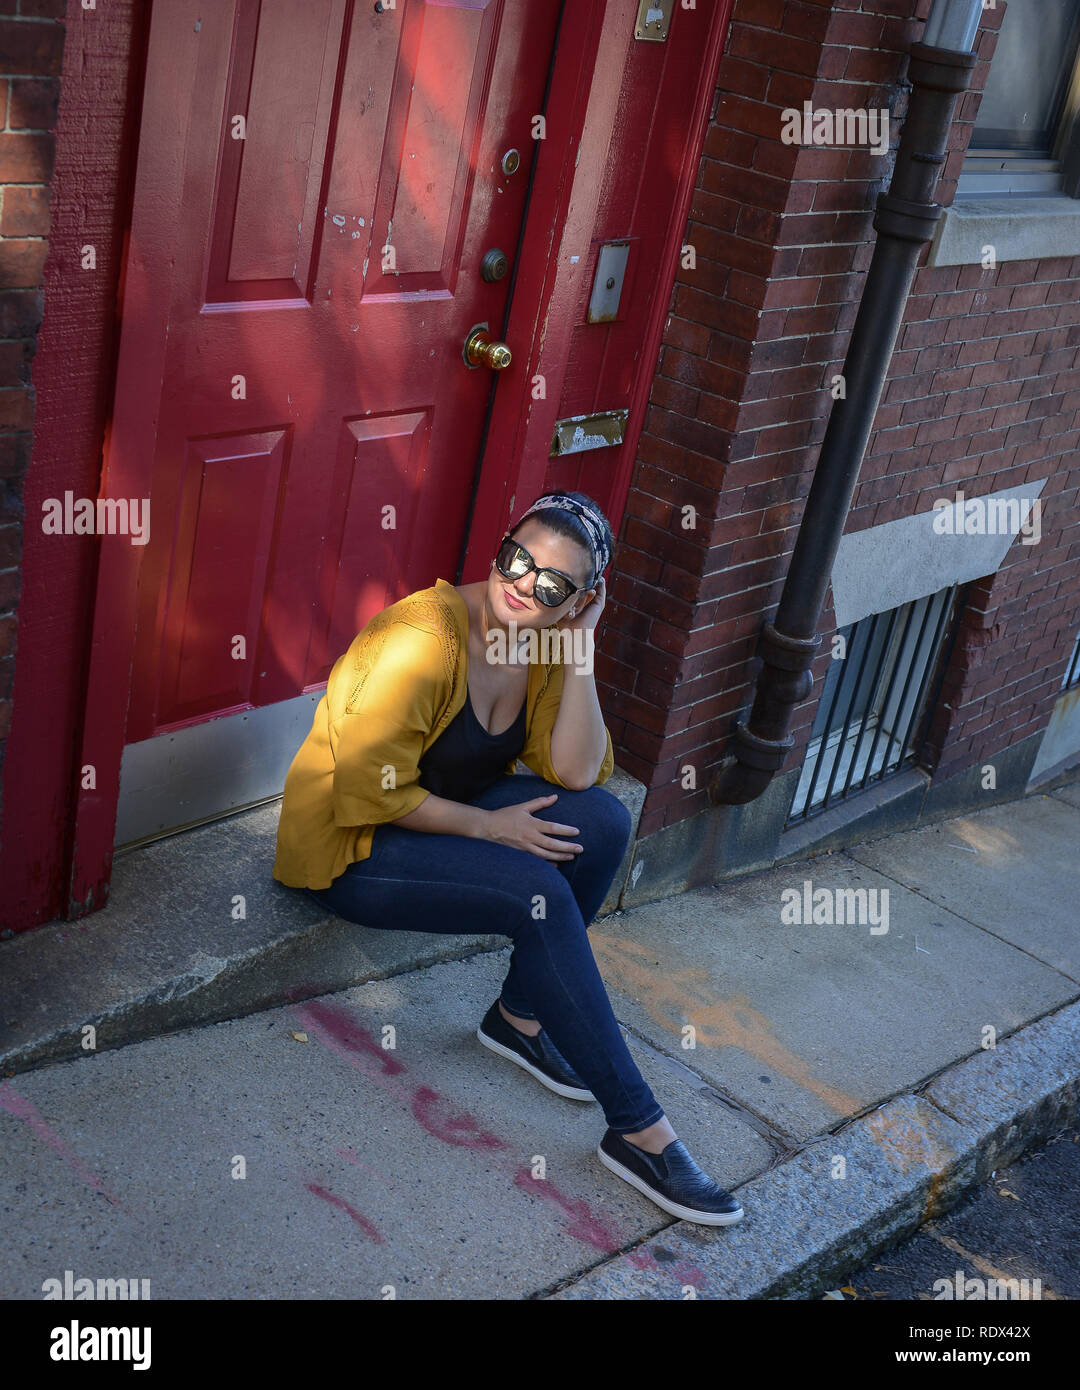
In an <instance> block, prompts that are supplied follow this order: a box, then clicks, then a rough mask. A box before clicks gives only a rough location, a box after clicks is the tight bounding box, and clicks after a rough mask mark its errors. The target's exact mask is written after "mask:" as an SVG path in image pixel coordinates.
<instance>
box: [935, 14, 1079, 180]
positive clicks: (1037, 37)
mask: <svg viewBox="0 0 1080 1390" xmlns="http://www.w3.org/2000/svg"><path fill="white" fill-rule="evenodd" d="M1078 58H1080V7H1078V6H1077V4H1076V0H1040V3H1039V7H1038V14H1037V15H1035V14H1033V13H1032V12H1031V7H1030V6H1029V5H1026V4H1011V5H1010V6H1009V7H1008V9H1007V10H1006V11H1005V18H1004V20H1003V21H1002V25H1001V29H1000V31H999V33H998V39H997V47H996V48H995V50H994V56H993V58H992V59H991V62H990V74H989V76H988V77H987V79H986V86H985V88H984V89H983V93H982V99H981V101H980V103H979V111H978V115H977V116H976V118H975V127H974V129H973V130H972V133H971V141H970V143H969V145H968V149H967V153H966V155H965V157H964V164H963V168H962V170H961V173H960V177H959V180H958V181H957V186H956V194H955V200H961V199H966V198H980V197H982V198H986V197H995V198H997V197H1002V196H1004V197H1025V196H1031V195H1036V196H1041V197H1047V196H1052V195H1054V194H1057V195H1059V196H1060V195H1064V196H1066V197H1071V198H1075V197H1077V195H1078V193H1080V187H1078V182H1077V179H1078V162H1077V152H1076V138H1077V130H1078V116H1080V112H1078V101H1080V63H1078Z"/></svg>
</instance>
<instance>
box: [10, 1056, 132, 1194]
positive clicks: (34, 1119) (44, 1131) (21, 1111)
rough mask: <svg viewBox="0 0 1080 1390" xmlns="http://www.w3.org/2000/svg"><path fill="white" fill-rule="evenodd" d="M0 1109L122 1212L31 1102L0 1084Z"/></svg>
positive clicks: (102, 1185) (99, 1182) (98, 1180)
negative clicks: (56, 1154)
mask: <svg viewBox="0 0 1080 1390" xmlns="http://www.w3.org/2000/svg"><path fill="white" fill-rule="evenodd" d="M0 1107H3V1109H4V1110H6V1111H7V1112H8V1114H9V1115H14V1116H15V1118H16V1119H17V1120H22V1121H23V1123H24V1124H26V1125H28V1126H29V1127H30V1130H31V1132H32V1133H33V1134H34V1135H35V1136H36V1137H37V1138H38V1139H40V1140H41V1141H42V1143H43V1144H47V1145H48V1146H49V1148H50V1149H52V1150H53V1152H54V1153H58V1154H59V1155H60V1157H61V1158H63V1159H64V1160H65V1161H66V1162H67V1163H68V1164H70V1166H71V1168H72V1170H73V1171H74V1172H75V1173H76V1174H77V1175H78V1176H79V1177H80V1178H81V1179H82V1180H83V1182H84V1183H86V1185H87V1187H90V1188H92V1189H93V1190H94V1191H95V1192H98V1193H100V1194H101V1196H102V1197H104V1198H105V1200H106V1201H107V1202H111V1203H112V1205H113V1206H115V1207H119V1208H120V1210H121V1211H122V1210H124V1207H123V1204H122V1203H121V1202H120V1201H119V1199H118V1198H116V1197H114V1196H113V1195H112V1193H111V1192H109V1191H108V1190H107V1189H106V1187H105V1185H104V1183H103V1182H102V1181H101V1179H100V1178H99V1177H98V1175H97V1174H96V1173H95V1172H93V1170H92V1169H90V1168H89V1167H87V1165H86V1164H85V1163H84V1162H83V1161H82V1159H81V1158H80V1157H79V1156H78V1154H76V1153H73V1152H72V1151H71V1149H70V1148H69V1147H68V1145H67V1144H66V1143H65V1142H64V1140H63V1139H62V1138H61V1137H60V1135H59V1134H57V1132H56V1131H55V1130H54V1129H53V1128H52V1126H51V1125H49V1124H48V1123H47V1122H46V1121H45V1119H44V1118H43V1117H42V1115H41V1112H40V1111H39V1110H38V1108H37V1106H36V1105H35V1104H34V1102H33V1101H32V1100H28V1099H27V1098H26V1096H23V1095H20V1094H19V1092H18V1091H16V1090H15V1088H14V1086H12V1085H10V1084H9V1083H8V1082H7V1081H4V1082H0Z"/></svg>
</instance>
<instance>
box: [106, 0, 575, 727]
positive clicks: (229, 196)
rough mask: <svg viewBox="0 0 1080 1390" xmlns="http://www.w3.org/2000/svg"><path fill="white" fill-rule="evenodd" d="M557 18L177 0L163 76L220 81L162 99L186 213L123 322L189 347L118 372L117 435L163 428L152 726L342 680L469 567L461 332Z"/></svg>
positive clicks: (471, 411)
mask: <svg viewBox="0 0 1080 1390" xmlns="http://www.w3.org/2000/svg"><path fill="white" fill-rule="evenodd" d="M556 13H557V6H555V5H554V4H550V5H549V4H539V5H538V4H535V3H530V0H456V2H452V3H436V2H435V0H427V2H426V3H424V0H405V2H404V3H402V0H399V3H398V4H397V5H396V6H395V8H394V9H388V10H385V11H383V12H382V13H381V14H376V13H375V12H374V8H373V6H371V5H369V4H367V3H364V4H356V5H354V4H352V3H349V2H348V0H303V3H299V0H261V3H259V0H237V3H233V4H230V3H220V4H215V5H212V6H204V5H202V4H201V3H194V0H158V3H155V5H154V10H153V18H152V25H151V33H150V46H151V50H152V52H151V58H152V59H153V60H154V61H153V62H152V64H151V68H152V70H157V66H158V64H159V63H160V61H161V57H162V55H168V54H170V53H173V52H179V51H181V50H182V51H183V52H184V53H185V54H188V55H191V48H190V46H191V45H192V44H195V45H196V50H195V52H194V54H193V55H191V56H190V61H191V63H192V64H193V68H194V71H195V73H196V77H197V80H196V81H195V82H193V83H192V84H191V88H192V90H191V91H190V92H187V93H186V94H185V96H184V98H183V99H182V100H181V101H180V102H177V100H176V92H175V90H171V91H170V90H166V84H157V85H155V86H151V85H150V84H148V86H147V90H146V94H145V101H144V120H143V139H142V141H141V143H140V150H139V169H138V175H137V181H136V191H135V205H136V217H137V218H138V216H139V212H140V208H141V207H142V208H145V207H147V206H149V205H150V204H152V203H153V200H154V198H155V190H156V189H160V187H161V185H162V183H163V181H167V180H175V181H177V183H176V184H175V185H174V186H177V187H179V188H180V189H181V206H182V209H183V215H182V218H181V220H180V224H179V226H162V227H161V228H160V241H159V242H158V241H155V243H154V244H153V246H152V247H151V248H150V251H149V252H147V251H146V249H145V248H144V250H143V256H144V259H147V258H149V259H153V258H160V263H161V264H162V265H164V266H165V267H166V268H171V275H172V279H171V285H172V290H171V295H169V296H163V297H162V298H163V299H167V300H168V302H161V303H150V304H148V305H146V306H138V311H137V312H136V311H135V307H134V306H132V308H131V310H130V311H129V312H126V313H125V321H124V328H123V332H124V334H125V335H129V334H130V335H135V341H136V342H137V343H142V344H143V345H144V346H145V349H146V351H147V353H149V352H150V350H151V345H153V350H154V351H155V352H158V353H160V352H161V345H162V344H164V369H163V372H162V380H161V384H160V392H158V393H156V394H155V395H154V396H153V398H152V399H142V400H138V401H133V400H131V399H130V398H129V396H127V395H125V391H126V389H127V383H126V381H125V373H124V372H123V371H122V372H121V374H120V376H119V378H118V386H117V408H116V412H115V429H116V432H117V436H118V439H119V443H120V447H121V448H123V446H124V438H125V436H124V431H125V430H128V431H130V437H131V438H132V439H133V440H134V439H135V438H137V437H139V436H140V435H144V434H147V433H149V434H152V437H153V439H154V458H153V478H152V486H151V494H150V501H151V509H150V517H151V529H150V541H149V544H148V545H147V546H146V548H145V553H144V554H143V556H142V557H141V569H140V578H139V598H138V628H137V640H136V652H135V660H134V667H133V674H132V695H131V702H130V706H129V715H128V726H127V735H126V738H127V741H128V742H135V741H139V740H141V739H145V738H148V737H150V736H151V735H153V734H154V733H157V732H159V731H162V730H165V729H169V728H175V727H177V726H181V725H184V724H189V723H192V722H198V721H201V720H204V719H207V718H210V717H213V716H215V715H218V714H224V713H228V712H232V711H235V710H240V709H245V708H251V707H253V706H260V705H265V704H269V703H272V702H274V701H278V700H282V699H287V698H290V697H292V696H295V695H297V694H299V693H301V692H302V691H303V690H305V689H307V688H310V687H311V686H314V685H318V684H320V683H321V682H323V681H324V680H325V679H326V677H327V675H328V673H329V669H330V665H331V664H332V662H333V661H334V659H335V658H336V657H337V656H338V655H339V654H340V652H341V651H342V650H343V649H344V647H345V646H346V645H347V644H348V642H349V641H350V640H351V638H352V636H353V635H354V633H355V632H356V631H357V630H358V629H359V628H360V627H362V626H363V624H364V623H365V622H366V621H367V620H368V618H369V617H371V615H372V614H373V613H375V612H376V611H378V609H380V608H382V607H383V606H384V605H385V604H386V603H388V602H391V601H393V599H394V598H396V597H398V596H400V595H401V594H403V593H406V592H408V591H409V590H410V589H413V588H417V587H420V586H421V585H424V584H429V583H431V582H432V581H433V579H434V578H435V576H436V575H438V574H442V575H444V576H445V575H450V574H451V573H452V572H453V571H454V570H455V569H456V564H457V559H458V555H459V553H460V551H461V548H462V544H463V540H464V528H465V525H466V519H467V510H468V502H469V493H470V487H471V483H472V479H473V475H474V471H475V468H476V464H477V455H478V450H479V447H480V440H481V436H482V429H483V421H484V416H485V411H486V410H487V407H488V403H489V399H490V393H491V389H492V385H493V378H492V374H491V373H490V372H489V371H488V370H487V369H486V368H477V369H470V368H469V367H467V366H466V365H465V363H464V361H463V359H462V344H463V342H464V339H465V335H466V333H467V332H468V330H469V329H470V328H471V327H472V326H474V325H475V324H476V323H478V322H484V321H486V322H487V323H488V324H489V325H490V327H491V330H492V332H493V333H497V331H498V328H499V326H500V325H501V323H502V322H503V316H504V312H505V309H506V295H507V285H508V283H509V280H510V276H507V277H506V278H505V279H504V280H501V281H497V282H495V283H491V284H489V283H487V282H485V281H484V280H483V279H482V278H481V276H480V263H481V259H482V257H483V255H484V253H485V251H487V250H489V249H490V248H492V247H498V248H500V249H501V250H503V251H504V252H506V254H507V256H508V257H509V258H511V260H512V257H513V254H514V251H515V248H516V247H517V244H518V237H519V232H520V228H521V220H522V217H523V216H524V203H525V190H526V186H527V182H528V177H529V169H530V166H531V161H532V157H533V149H534V144H533V139H532V120H533V116H534V115H535V114H536V113H537V112H538V111H539V110H540V109H541V102H542V98H543V91H544V82H545V78H546V74H547V69H548V66H549V64H550V61H551V56H552V43H553V39H554V28H555V18H556ZM168 102H171V103H172V106H171V107H166V105H165V103H168ZM240 118H242V122H241V119H240ZM240 136H242V137H243V138H238V137H240ZM511 147H513V148H516V149H517V150H519V152H520V156H521V160H520V167H519V168H518V170H517V172H516V173H514V174H513V175H512V176H510V177H508V176H506V175H504V174H503V173H502V170H501V164H500V161H501V159H502V156H503V153H504V152H505V151H506V150H507V149H509V148H511ZM511 346H512V348H513V347H514V346H515V345H513V344H512V345H511ZM517 346H518V347H519V349H520V351H519V353H518V355H517V362H516V363H515V364H514V365H512V366H511V367H510V368H509V369H508V370H509V372H510V373H513V372H514V371H515V369H518V370H520V369H521V368H520V365H519V364H522V365H523V364H524V361H525V358H526V350H527V346H528V345H527V344H521V345H517ZM136 355H137V354H136ZM121 360H122V361H123V362H126V361H128V360H130V354H124V353H122V354H121ZM144 394H145V393H144ZM238 638H243V643H242V644H241V643H238V641H237V639H238Z"/></svg>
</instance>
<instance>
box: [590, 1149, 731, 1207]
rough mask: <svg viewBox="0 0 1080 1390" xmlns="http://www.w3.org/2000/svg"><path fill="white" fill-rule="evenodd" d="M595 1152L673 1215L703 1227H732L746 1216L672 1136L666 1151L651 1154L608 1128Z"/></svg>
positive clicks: (728, 1193)
mask: <svg viewBox="0 0 1080 1390" xmlns="http://www.w3.org/2000/svg"><path fill="white" fill-rule="evenodd" d="M596 1152H597V1155H598V1157H599V1159H600V1162H601V1163H602V1164H603V1165H604V1167H605V1168H610V1169H611V1171H612V1172H613V1173H618V1175H619V1177H620V1178H624V1179H625V1180H626V1181H627V1182H628V1183H630V1185H631V1186H632V1187H636V1188H637V1190H638V1191H639V1192H642V1193H644V1195H645V1196H646V1197H648V1198H649V1200H650V1201H653V1202H655V1203H656V1205H657V1206H658V1207H662V1208H663V1210H664V1211H666V1212H669V1213H670V1214H671V1215H672V1216H678V1217H680V1218H681V1219H682V1220H683V1221H694V1222H696V1223H697V1224H698V1225H700V1226H733V1225H734V1224H735V1222H736V1221H741V1220H742V1219H743V1214H744V1213H743V1209H742V1207H741V1206H740V1205H739V1199H738V1198H737V1197H733V1196H732V1195H731V1193H730V1192H725V1191H724V1189H723V1188H722V1187H721V1186H720V1184H719V1183H715V1182H713V1180H712V1178H710V1177H709V1175H708V1173H706V1172H704V1171H703V1170H702V1169H701V1168H699V1167H698V1165H697V1163H695V1161H694V1160H693V1158H691V1156H690V1154H689V1153H688V1152H687V1150H686V1147H685V1145H684V1144H683V1142H682V1140H681V1139H673V1140H672V1141H671V1143H670V1144H668V1146H667V1148H666V1149H664V1151H663V1153H659V1154H651V1153H646V1152H645V1150H644V1149H639V1148H638V1147H637V1145H636V1144H631V1143H630V1142H629V1141H628V1140H626V1139H624V1138H623V1137H622V1135H621V1134H619V1133H617V1131H615V1130H613V1129H609V1130H607V1131H606V1132H605V1134H604V1137H603V1139H601V1140H600V1143H599V1145H598V1146H597V1150H596Z"/></svg>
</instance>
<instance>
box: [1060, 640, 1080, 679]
mask: <svg viewBox="0 0 1080 1390" xmlns="http://www.w3.org/2000/svg"><path fill="white" fill-rule="evenodd" d="M1074 685H1080V633H1077V636H1076V645H1075V646H1074V647H1073V653H1072V656H1071V657H1070V658H1069V664H1068V666H1066V667H1065V679H1064V680H1063V681H1062V682H1061V688H1062V690H1071V689H1072V688H1073V686H1074Z"/></svg>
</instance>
